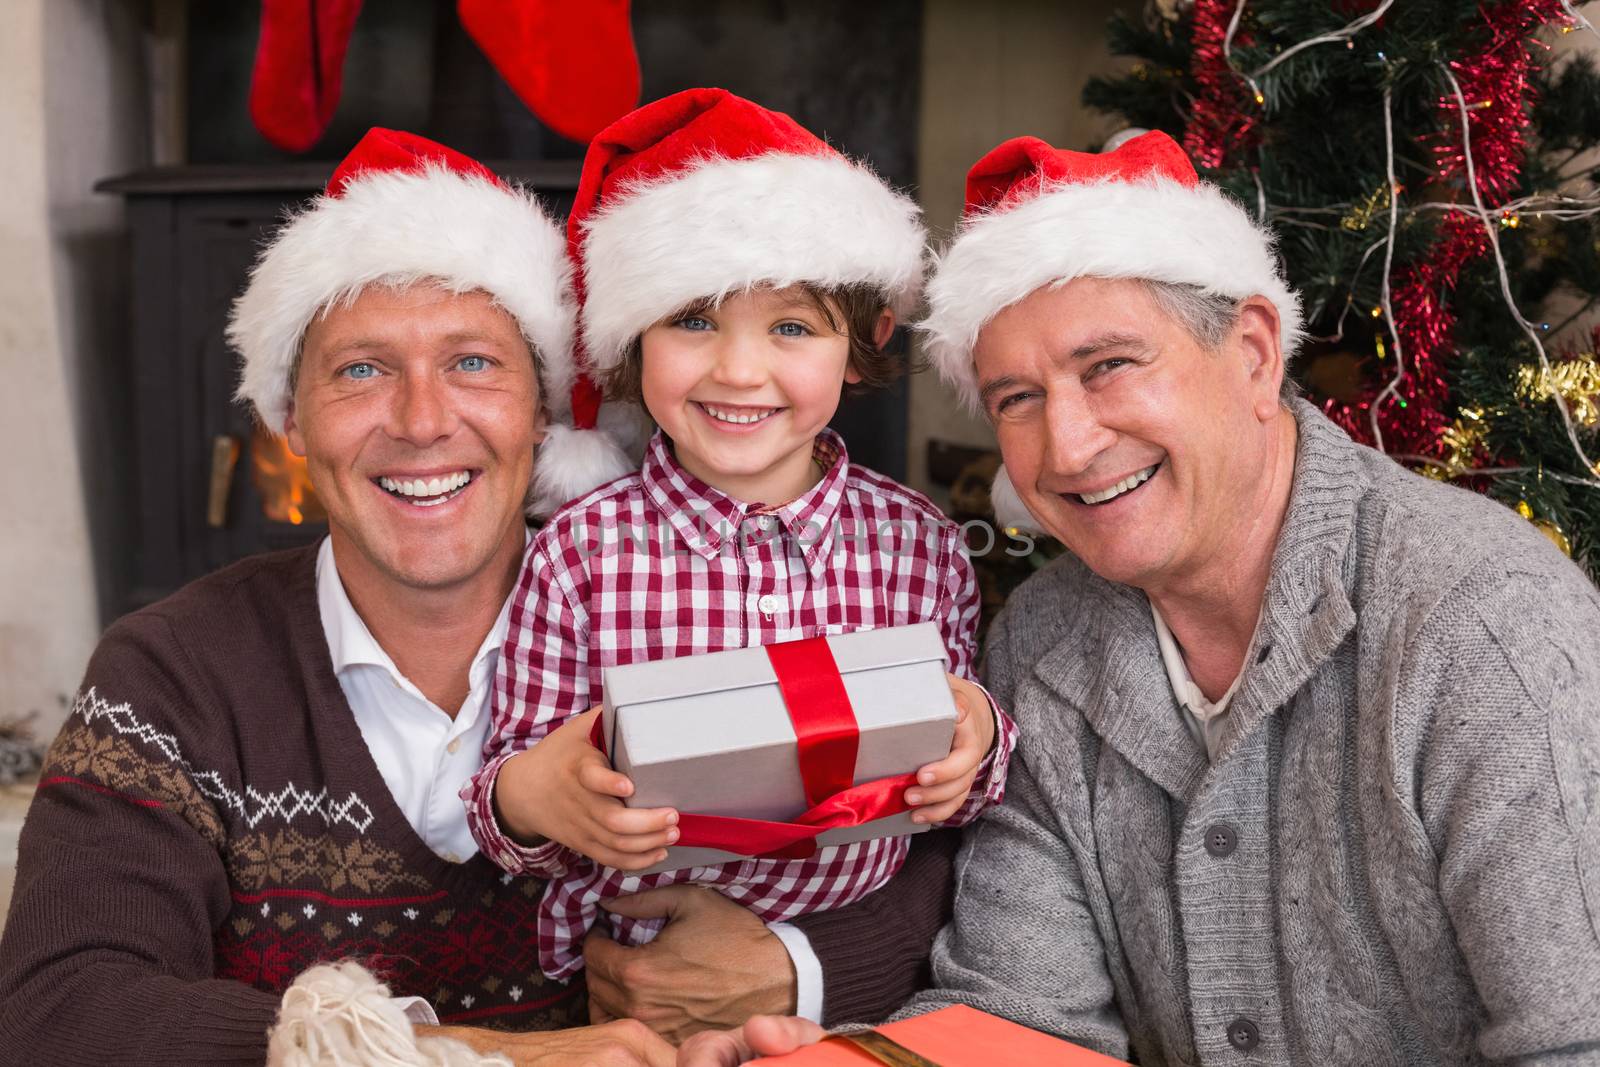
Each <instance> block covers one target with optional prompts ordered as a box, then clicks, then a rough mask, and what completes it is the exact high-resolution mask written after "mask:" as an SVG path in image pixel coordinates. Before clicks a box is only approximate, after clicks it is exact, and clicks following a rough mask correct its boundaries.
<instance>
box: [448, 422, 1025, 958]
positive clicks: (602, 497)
mask: <svg viewBox="0 0 1600 1067" xmlns="http://www.w3.org/2000/svg"><path fill="white" fill-rule="evenodd" d="M816 459H817V462H818V465H819V466H821V468H822V469H823V470H824V471H825V473H824V475H823V478H822V480H821V481H820V482H819V483H818V484H817V485H816V486H815V487H813V488H812V489H811V490H810V491H809V492H807V493H806V494H805V495H803V496H801V497H800V498H799V499H797V500H794V501H792V502H790V503H788V504H785V505H782V506H779V507H768V506H763V505H760V504H743V503H740V502H739V501H736V500H733V499H731V498H730V497H728V496H726V495H725V494H723V493H721V492H719V491H717V490H715V489H713V488H711V487H710V486H708V485H706V484H704V483H703V482H701V481H700V480H698V479H697V478H695V477H694V476H693V475H691V474H689V473H688V472H687V471H685V470H684V469H683V468H682V467H681V466H679V465H678V463H677V461H676V459H675V458H674V457H673V455H672V447H671V444H670V443H669V442H668V441H667V439H666V438H665V437H664V436H663V435H662V434H661V433H659V432H658V433H657V434H656V435H655V438H654V439H653V440H652V441H651V442H650V446H649V449H648V451H647V453H646V455H645V460H644V464H643V467H642V469H641V470H640V472H639V473H638V474H633V475H629V476H628V477H626V478H622V479H618V480H617V481H614V482H612V483H610V484H609V485H606V486H604V487H602V488H600V489H597V490H595V491H594V492H592V493H590V494H589V495H588V496H586V497H583V498H581V499H579V500H576V501H573V502H572V503H570V504H568V505H567V506H566V507H565V508H563V509H562V510H561V511H560V512H558V513H557V514H556V515H555V516H554V517H553V518H552V519H551V521H550V522H549V524H548V525H546V526H545V527H544V528H543V529H542V530H540V531H539V533H538V534H537V535H536V536H535V537H534V539H533V541H532V542H531V543H530V545H529V546H528V553H527V556H526V558H525V560H524V563H523V567H522V573H521V575H520V576H519V578H518V581H517V588H516V590H515V592H514V593H513V594H512V602H511V620H510V626H511V629H510V632H509V634H508V635H507V637H506V644H505V648H504V650H503V651H502V653H501V655H500V659H499V665H498V667H497V669H496V677H495V686H494V721H493V726H492V727H491V728H490V733H489V739H488V741H487V743H486V746H485V752H484V758H485V763H484V767H483V769H482V770H481V771H480V772H479V773H478V774H477V775H476V776H475V777H474V778H473V780H472V781H471V782H470V783H469V784H468V785H467V786H466V788H464V789H463V790H462V794H461V795H462V799H463V800H465V801H466V804H467V820H468V824H469V825H470V826H471V828H472V833H473V836H474V837H475V838H477V841H478V844H479V846H480V847H481V848H482V849H483V851H484V853H485V854H486V855H487V856H488V857H489V858H490V859H491V860H493V861H494V862H495V863H497V864H499V865H500V866H501V867H503V868H504V869H505V870H507V871H510V872H513V873H531V874H539V875H542V876H544V877H546V878H548V879H549V880H550V885H549V887H548V888H547V889H546V891H545V897H544V901H543V905H542V908H541V914H540V931H539V940H540V944H539V950H540V961H541V965H542V966H543V967H544V970H545V973H546V974H548V975H550V976H551V977H558V978H565V977H568V976H570V975H572V974H574V973H576V972H577V971H578V970H579V969H581V968H582V966H583V959H582V955H581V952H582V942H583V937H584V934H585V933H587V931H588V929H589V927H590V926H591V925H592V924H593V922H594V921H595V918H596V917H597V915H598V911H599V909H598V903H599V901H601V900H608V899H611V898H613V897H618V896H623V895H626V894H629V893H634V892H638V891H640V890H643V889H651V888H655V887H657V886H662V885H671V884H675V883H682V882H696V883H700V884H704V885H710V886H714V887H715V888H716V889H717V890H718V891H720V892H721V893H723V894H724V895H725V896H727V897H729V898H730V899H732V900H734V901H736V902H738V903H740V904H743V905H744V906H745V907H747V908H750V909H751V910H752V911H754V912H755V913H756V914H757V915H759V916H760V917H761V918H762V919H763V920H765V921H767V922H776V921H781V920H784V919H789V918H793V917H794V916H796V915H800V914H802V913H805V912H809V911H818V910H824V909H829V908H835V907H840V906H842V905H844V904H847V903H850V902H851V901H854V900H857V899H859V898H860V897H862V896H865V895H866V894H867V893H870V892H872V891H873V890H875V889H877V888H878V887H879V886H881V885H882V884H883V883H884V882H886V881H888V880H889V878H890V877H891V876H892V875H893V874H894V873H895V871H897V870H898V869H899V867H900V865H901V864H902V863H903V862H904V860H905V855H906V848H907V840H906V838H903V837H901V838H889V839H880V840H875V841H867V842H860V843H857V844H853V845H847V846H840V847H835V848H825V849H821V850H819V851H818V852H817V854H816V855H815V856H813V857H811V858H809V859H804V860H748V861H745V862H741V863H730V864H724V865H721V866H716V867H694V868H688V869H685V870H678V871H670V872H666V873H663V874H656V875H646V876H632V875H626V874H623V873H622V872H619V871H616V870H613V869H611V868H609V867H602V866H600V865H598V864H596V863H594V861H592V860H590V859H588V858H587V857H585V856H581V855H579V854H578V853H575V852H573V851H571V850H570V849H567V848H565V847H563V846H561V845H558V844H556V843H555V842H549V843H547V844H544V845H541V846H538V847H535V848H527V847H524V846H521V845H519V844H517V843H516V842H514V841H512V840H510V839H509V838H508V837H507V836H506V835H505V834H504V833H503V832H502V830H501V828H500V826H499V824H498V822H497V820H496V819H495V816H494V809H493V795H494V781H495V776H496V775H497V774H498V773H499V771H500V767H501V765H502V764H504V762H505V761H506V760H507V759H509V758H510V757H511V756H513V755H515V754H516V753H517V752H520V751H522V750H523V749H525V748H527V747H529V746H530V745H532V744H534V743H536V742H537V741H539V740H540V739H541V738H543V737H544V736H545V735H546V734H548V733H549V732H550V731H551V730H553V729H555V728H556V727H557V726H559V725H561V723H562V722H563V721H565V720H566V719H567V718H568V717H570V716H572V715H576V714H580V713H582V712H584V711H587V710H588V709H589V708H590V707H592V706H594V705H595V704H597V703H598V702H599V700H600V671H601V669H602V668H604V667H608V666H612V665H615V664H624V663H633V662H636V661H639V660H655V659H666V658H669V657H677V656H690V655H696V654H699V653H703V652H718V651H722V650H724V649H730V648H745V647H749V646H753V645H767V644H772V643H774V642H777V641H789V640H795V639H798V638H804V637H815V636H818V635H825V634H835V633H848V632H850V631H852V630H861V629H870V628H876V627H883V626H900V625H906V624H909V623H915V622H935V623H937V624H938V625H939V628H940V631H941V632H942V634H943V636H944V641H945V648H946V650H947V654H948V657H949V669H950V671H951V672H952V673H954V674H957V675H959V676H961V677H963V678H967V679H972V678H973V674H974V670H973V666H974V665H973V655H974V637H975V629H976V626H977V622H978V609H979V602H978V586H977V579H976V575H975V572H974V571H973V567H972V562H971V560H970V559H968V558H967V555H966V553H965V552H964V551H963V546H962V544H961V531H960V528H959V527H957V526H956V525H955V523H953V522H951V521H950V520H949V519H948V518H946V517H945V516H944V515H943V514H942V513H941V512H940V511H939V510H938V509H937V508H936V507H935V506H934V505H933V503H932V502H931V501H929V500H928V499H927V498H926V497H923V496H922V495H921V494H919V493H916V492H913V491H912V490H910V489H907V488H906V487H904V486H902V485H900V484H898V483H897V482H894V481H892V480H890V479H888V478H885V477H883V476H881V475H879V474H877V473H875V472H873V471H869V470H866V469H863V468H861V467H852V466H851V465H850V462H849V458H848V456H847V455H846V453H845V450H844V442H843V441H842V440H841V439H840V438H839V437H838V435H836V434H834V433H833V432H832V431H825V432H824V433H823V434H822V435H821V436H819V437H818V438H817V443H816ZM995 710H996V715H997V717H998V720H999V729H998V730H997V731H996V743H995V747H994V749H993V751H992V753H991V755H990V757H989V758H988V759H986V760H985V761H984V763H983V765H982V766H981V767H980V768H979V776H978V780H977V781H976V783H975V784H974V787H973V792H972V796H971V797H970V798H969V799H968V801H967V803H966V804H965V805H964V806H963V807H962V809H961V811H960V812H958V813H957V815H956V816H955V818H953V819H951V820H950V823H949V824H950V825H959V824H961V823H965V822H968V821H970V820H971V819H973V818H974V817H976V816H977V814H978V812H980V811H981V810H982V809H983V808H984V807H985V806H986V805H987V804H990V803H993V802H997V801H999V799H1000V798H1001V796H1002V794H1003V792H1004V788H1005V775H1006V767H1007V765H1008V763H1009V761H1010V756H1011V751H1012V748H1013V747H1014V745H1015V743H1016V727H1015V725H1014V724H1013V723H1012V722H1011V720H1010V718H1009V717H1007V716H1005V715H1004V714H1003V713H1001V712H1000V711H999V709H998V708H997V709H995ZM611 922H612V925H613V927H614V928H615V929H614V932H615V934H616V936H617V938H618V940H620V941H621V942H622V943H624V944H643V943H645V942H647V941H649V940H650V938H651V937H653V936H654V935H655V932H656V930H657V929H659V927H660V923H659V921H635V920H628V919H625V918H623V917H621V916H611Z"/></svg>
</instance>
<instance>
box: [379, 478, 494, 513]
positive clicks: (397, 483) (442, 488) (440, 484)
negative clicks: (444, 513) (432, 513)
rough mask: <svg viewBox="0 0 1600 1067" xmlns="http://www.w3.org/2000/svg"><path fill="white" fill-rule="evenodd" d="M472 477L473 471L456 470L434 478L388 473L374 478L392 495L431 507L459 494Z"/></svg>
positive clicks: (407, 501) (424, 506)
mask: <svg viewBox="0 0 1600 1067" xmlns="http://www.w3.org/2000/svg"><path fill="white" fill-rule="evenodd" d="M472 479H473V473H472V472H471V471H456V472H455V473H453V474H442V475H436V476H435V477H432V478H390V477H388V476H387V475H386V476H384V477H381V478H375V479H373V480H374V481H375V482H376V483H377V485H378V487H379V488H380V489H383V490H384V491H385V492H387V493H388V494H389V495H390V496H395V497H399V498H400V499H401V500H404V501H405V502H406V503H408V504H415V505H416V506H417V507H422V508H431V507H437V506H438V505H440V504H443V503H444V502H445V501H447V500H451V499H453V498H455V497H456V496H459V495H460V493H461V491H462V490H463V489H465V488H466V487H467V484H468V483H469V482H471V481H472Z"/></svg>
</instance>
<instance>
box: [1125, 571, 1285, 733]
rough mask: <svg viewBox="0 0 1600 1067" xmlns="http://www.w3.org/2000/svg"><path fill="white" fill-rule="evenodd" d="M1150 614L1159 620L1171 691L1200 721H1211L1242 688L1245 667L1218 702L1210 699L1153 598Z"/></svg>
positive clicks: (1163, 662)
mask: <svg viewBox="0 0 1600 1067" xmlns="http://www.w3.org/2000/svg"><path fill="white" fill-rule="evenodd" d="M1150 615H1151V617H1152V618H1154V619H1155V621H1156V641H1158V642H1159V643H1160V645H1161V662H1162V664H1163V665H1164V666H1165V667H1166V668H1167V680H1168V681H1170V682H1171V683H1172V692H1173V695H1174V696H1176V697H1177V698H1178V703H1179V704H1182V705H1183V706H1184V707H1186V708H1188V709H1189V712H1190V714H1192V715H1193V716H1194V717H1195V718H1197V719H1199V720H1200V721H1201V722H1209V721H1211V720H1212V719H1214V718H1216V717H1217V716H1219V715H1222V714H1224V713H1225V712H1227V710H1228V704H1229V702H1230V701H1232V700H1233V695H1234V694H1235V693H1237V692H1238V691H1239V683H1240V682H1241V681H1243V680H1244V671H1243V670H1240V671H1239V675H1238V677H1236V678H1235V679H1234V680H1233V684H1232V685H1230V686H1228V691H1227V692H1226V693H1223V694H1222V696H1221V697H1220V698H1218V699H1217V700H1216V701H1215V702H1212V701H1210V700H1207V699H1206V695H1205V694H1204V693H1202V692H1201V691H1200V687H1199V686H1198V685H1195V684H1194V676H1193V675H1191V674H1190V673H1189V665H1188V664H1187V663H1185V662H1184V661H1183V649H1181V648H1180V647H1178V639H1177V638H1175V637H1173V636H1172V630H1171V629H1170V628H1169V627H1168V626H1167V620H1166V619H1163V618H1162V617H1161V612H1160V611H1158V610H1157V609H1156V605H1155V601H1153V600H1152V601H1151V602H1150ZM1257 625H1258V626H1259V625H1260V624H1259V623H1257ZM1251 643H1252V644H1253V643H1254V641H1252V642H1251Z"/></svg>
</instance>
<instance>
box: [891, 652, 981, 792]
mask: <svg viewBox="0 0 1600 1067" xmlns="http://www.w3.org/2000/svg"><path fill="white" fill-rule="evenodd" d="M946 677H947V678H949V679H950V695H951V696H952V697H954V698H955V702H956V733H955V738H954V739H953V740H952V741H951V743H950V755H948V756H946V757H945V758H944V759H942V760H940V761H939V762H937V763H930V764H928V765H927V766H926V767H924V768H922V769H921V770H919V771H918V772H917V784H916V785H915V786H913V787H911V788H910V789H908V790H906V803H907V804H910V805H911V806H912V808H913V809H915V810H913V811H912V813H911V821H912V822H915V823H941V822H944V821H945V820H946V819H948V818H951V817H952V816H954V815H955V813H956V812H958V811H960V810H961V806H962V805H963V804H965V803H966V801H967V797H968V795H970V794H971V792H972V784H973V783H974V782H975V781H977V779H978V766H979V765H980V764H981V763H983V757H984V756H986V755H988V754H989V749H990V747H991V746H992V745H993V744H994V713H993V712H992V711H990V710H989V698H988V696H987V695H985V693H984V691H983V690H982V689H980V688H978V687H977V686H976V685H974V684H972V683H971V682H969V681H967V680H966V679H965V678H957V677H956V676H955V675H953V674H950V675H946Z"/></svg>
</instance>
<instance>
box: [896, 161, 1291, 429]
mask: <svg viewBox="0 0 1600 1067" xmlns="http://www.w3.org/2000/svg"><path fill="white" fill-rule="evenodd" d="M1084 277H1094V278H1142V279H1145V280H1148V281H1163V282H1176V283H1186V284H1189V285H1197V286H1200V287H1201V288H1203V289H1205V290H1206V291H1208V292H1212V293H1217V294H1220V295H1222V296H1230V297H1234V298H1236V299H1240V300H1242V299H1244V298H1245V297H1248V296H1253V295H1261V296H1264V297H1266V298H1267V299H1268V300H1271V301H1272V303H1273V304H1274V305H1276V306H1277V309H1278V317H1279V321H1280V326H1279V339H1280V341H1281V343H1282V346H1283V358H1284V361H1285V362H1287V361H1288V360H1289V359H1290V357H1291V356H1293V354H1294V352H1295V349H1296V348H1297V347H1298V346H1299V344H1300V338H1301V334H1302V326H1301V318H1300V301H1299V299H1298V298H1297V297H1296V296H1295V295H1294V293H1292V292H1291V291H1290V290H1289V286H1288V284H1287V283H1286V282H1285V281H1284V280H1283V276H1282V275H1281V274H1280V273H1279V270H1278V263H1277V258H1276V256H1275V255H1274V253H1273V238H1272V233H1271V231H1270V230H1268V229H1266V228H1265V227H1263V226H1258V225H1257V224H1256V223H1255V222H1253V221H1251V219H1250V216H1249V215H1247V214H1246V213H1245V210H1244V208H1242V207H1241V206H1240V205H1239V204H1238V203H1237V202H1235V201H1234V200H1233V199H1232V198H1230V197H1229V196H1228V195H1227V194H1226V193H1224V192H1223V191H1222V190H1221V189H1219V188H1217V187H1216V186H1215V185H1212V184H1210V183H1208V182H1201V183H1200V184H1198V185H1196V186H1192V187H1189V186H1183V185H1180V184H1178V183H1177V182H1172V181H1151V180H1144V181H1137V182H1127V181H1102V182H1097V183H1093V184H1065V185H1061V186H1059V187H1057V188H1055V189H1050V190H1046V191H1045V192H1043V193H1041V194H1040V195H1039V196H1037V197H1036V198H1034V199H1032V200H1029V201H1027V202H1025V203H1022V204H1020V205H1018V206H1017V207H1014V208H1011V209H1010V210H1005V211H999V212H993V213H989V214H985V215H979V216H978V217H977V218H975V219H973V220H971V221H970V222H968V223H967V224H966V225H964V226H963V227H962V230H961V233H960V234H959V235H958V236H957V237H956V239H955V241H954V243H953V244H951V246H950V249H949V250H948V251H947V252H946V253H945V254H944V256H943V257H941V259H940V260H939V262H938V264H937V265H936V267H935V269H934V272H933V276H932V277H931V278H930V279H929V281H928V289H927V295H928V317H927V318H926V319H925V320H924V321H923V322H922V323H921V324H920V328H921V330H922V332H923V335H924V343H923V351H924V352H925V353H926V355H927V356H928V359H929V361H930V362H932V363H933V365H934V366H935V367H937V368H938V370H939V374H940V375H941V376H942V377H943V378H944V379H945V381H947V382H949V383H950V384H951V385H952V386H953V387H954V388H955V389H956V391H957V392H958V393H959V394H960V396H961V399H962V401H963V402H965V403H966V404H967V405H968V406H969V407H970V408H972V409H974V410H975V409H976V408H977V405H978V385H977V377H976V374H975V373H974V370H973V366H972V349H973V346H974V345H976V344H977V341H978V331H979V330H981V329H982V328H983V327H984V325H985V324H986V323H988V322H989V320H990V319H992V318H994V317H995V316H996V315H998V314H999V313H1000V312H1001V311H1003V310H1004V309H1006V308H1007V307H1010V306H1011V305H1012V304H1015V303H1016V302H1017V301H1019V300H1021V299H1022V298H1023V297H1025V296H1027V295H1028V294H1029V293H1031V292H1033V291H1034V290H1035V289H1038V288H1040V287H1042V286H1045V285H1052V284H1053V285H1063V284H1065V283H1067V282H1070V281H1072V280H1073V279H1075V278H1084Z"/></svg>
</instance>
